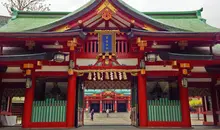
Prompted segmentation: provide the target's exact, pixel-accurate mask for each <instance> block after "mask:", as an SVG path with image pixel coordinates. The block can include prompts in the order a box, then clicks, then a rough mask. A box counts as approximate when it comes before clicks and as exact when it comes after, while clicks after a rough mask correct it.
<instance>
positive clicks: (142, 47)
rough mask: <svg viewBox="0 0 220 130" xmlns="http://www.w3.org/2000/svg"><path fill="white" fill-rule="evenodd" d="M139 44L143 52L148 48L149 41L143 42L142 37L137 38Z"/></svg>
mask: <svg viewBox="0 0 220 130" xmlns="http://www.w3.org/2000/svg"><path fill="white" fill-rule="evenodd" d="M137 44H138V46H139V47H140V50H141V51H143V50H144V48H145V47H147V41H146V40H141V38H140V37H138V38H137Z"/></svg>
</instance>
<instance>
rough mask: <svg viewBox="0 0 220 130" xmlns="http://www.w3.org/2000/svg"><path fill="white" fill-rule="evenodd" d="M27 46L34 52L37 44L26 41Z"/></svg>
mask: <svg viewBox="0 0 220 130" xmlns="http://www.w3.org/2000/svg"><path fill="white" fill-rule="evenodd" d="M25 46H27V47H28V49H29V50H32V49H33V48H34V46H35V42H34V41H26V43H25Z"/></svg>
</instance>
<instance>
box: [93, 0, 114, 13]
mask: <svg viewBox="0 0 220 130" xmlns="http://www.w3.org/2000/svg"><path fill="white" fill-rule="evenodd" d="M106 8H108V9H110V10H111V11H112V12H114V13H116V12H117V11H118V10H117V9H116V8H115V7H114V6H113V5H112V4H111V3H110V2H109V1H108V0H105V2H104V3H103V4H102V5H101V6H100V7H99V8H98V9H97V10H96V11H97V14H99V13H100V12H102V11H103V10H104V9H106Z"/></svg>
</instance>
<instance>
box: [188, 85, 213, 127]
mask: <svg viewBox="0 0 220 130" xmlns="http://www.w3.org/2000/svg"><path fill="white" fill-rule="evenodd" d="M192 85H193V83H192ZM189 106H190V108H189V109H190V117H191V124H192V126H201V125H204V126H212V125H214V120H213V113H212V99H211V93H210V90H209V88H198V87H190V88H189Z"/></svg>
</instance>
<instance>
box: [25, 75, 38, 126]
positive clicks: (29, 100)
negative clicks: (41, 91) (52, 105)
mask: <svg viewBox="0 0 220 130" xmlns="http://www.w3.org/2000/svg"><path fill="white" fill-rule="evenodd" d="M31 80H32V86H31V88H26V90H25V100H24V113H23V118H22V127H23V128H29V125H30V123H31V117H32V105H33V101H34V90H35V87H36V78H35V76H32V79H31Z"/></svg>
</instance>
